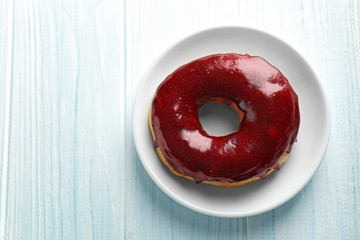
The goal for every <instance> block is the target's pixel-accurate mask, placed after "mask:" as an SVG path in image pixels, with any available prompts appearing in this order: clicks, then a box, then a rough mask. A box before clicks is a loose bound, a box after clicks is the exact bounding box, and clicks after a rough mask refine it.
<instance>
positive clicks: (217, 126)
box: [199, 102, 242, 137]
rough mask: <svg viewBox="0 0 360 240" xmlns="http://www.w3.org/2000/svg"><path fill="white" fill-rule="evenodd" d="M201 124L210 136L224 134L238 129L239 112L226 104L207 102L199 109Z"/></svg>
mask: <svg viewBox="0 0 360 240" xmlns="http://www.w3.org/2000/svg"><path fill="white" fill-rule="evenodd" d="M199 120H200V123H201V126H202V127H203V129H204V130H205V131H206V133H207V134H209V135H210V136H217V137H220V136H226V135H229V134H231V133H234V132H236V131H237V130H238V129H239V126H240V122H241V120H242V119H240V116H239V113H238V112H237V111H235V109H233V108H232V107H230V106H228V105H226V104H220V103H215V102H210V103H207V104H205V105H203V106H201V107H200V109H199Z"/></svg>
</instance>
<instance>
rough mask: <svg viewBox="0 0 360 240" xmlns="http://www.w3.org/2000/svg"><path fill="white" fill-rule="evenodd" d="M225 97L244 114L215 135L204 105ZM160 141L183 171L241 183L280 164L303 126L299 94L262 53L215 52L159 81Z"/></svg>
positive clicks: (156, 116)
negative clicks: (207, 126)
mask: <svg viewBox="0 0 360 240" xmlns="http://www.w3.org/2000/svg"><path fill="white" fill-rule="evenodd" d="M215 98H222V99H225V100H227V101H230V102H234V103H235V104H237V106H238V107H239V108H240V109H241V110H243V111H244V112H245V117H244V119H243V121H242V122H241V123H240V126H239V130H238V131H237V132H235V133H232V134H229V135H226V136H221V137H214V136H209V135H208V134H207V133H206V132H205V131H204V129H203V128H202V126H201V124H200V122H199V118H198V111H199V108H200V107H201V106H202V105H204V104H206V103H208V102H211V101H213V100H214V99H215ZM151 120H152V128H153V131H154V134H155V139H156V140H155V145H156V147H159V148H160V150H161V152H162V153H163V155H164V157H165V159H166V161H167V162H168V163H169V165H170V166H171V167H172V168H173V169H174V170H175V171H177V172H180V173H182V174H184V175H186V176H190V177H192V178H194V179H195V181H197V182H201V181H204V180H207V181H215V182H230V183H232V182H239V181H242V180H246V179H249V178H251V177H254V176H260V177H264V173H265V172H266V170H268V169H269V168H272V167H278V166H279V165H278V160H279V158H280V156H281V155H282V154H283V153H284V152H285V151H287V152H290V150H291V147H292V145H293V143H294V141H295V139H296V136H297V133H298V129H299V124H300V115H299V106H298V97H297V95H296V94H295V92H294V91H293V89H292V88H291V86H290V84H289V83H288V81H287V79H286V78H285V77H284V76H283V75H282V74H281V72H280V71H279V70H278V69H277V68H275V67H274V66H272V65H270V64H269V63H268V62H267V61H265V60H264V59H262V58H260V57H251V56H249V55H239V54H233V53H231V54H216V55H211V56H207V57H203V58H200V59H197V60H195V61H192V62H190V63H188V64H185V65H183V66H181V67H180V68H178V69H177V70H176V71H175V72H173V73H172V74H170V75H169V76H168V77H167V78H166V79H165V81H163V82H162V83H161V85H160V86H159V87H158V89H157V92H156V95H155V97H154V100H153V103H152V112H151Z"/></svg>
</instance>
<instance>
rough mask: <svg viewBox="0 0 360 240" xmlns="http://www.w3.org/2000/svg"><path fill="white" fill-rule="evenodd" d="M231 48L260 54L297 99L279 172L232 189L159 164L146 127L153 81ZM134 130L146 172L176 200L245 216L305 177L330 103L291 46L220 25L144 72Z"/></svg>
mask: <svg viewBox="0 0 360 240" xmlns="http://www.w3.org/2000/svg"><path fill="white" fill-rule="evenodd" d="M230 52H234V53H241V54H245V53H247V54H250V55H253V56H256V55H257V56H261V57H263V58H265V59H266V60H268V61H269V62H270V63H271V64H272V65H274V66H276V67H277V68H278V69H279V70H280V71H281V72H282V73H283V74H284V75H285V76H286V77H287V78H288V80H289V81H290V84H291V85H292V86H293V88H294V90H295V92H296V93H297V94H298V97H299V104H300V115H301V122H300V130H299V134H298V138H297V140H298V141H297V143H295V144H294V146H293V149H292V151H291V154H290V157H289V158H288V160H287V162H286V163H285V164H284V165H283V166H282V168H281V169H280V171H277V172H274V173H272V174H271V175H270V176H268V177H267V178H266V179H264V180H260V181H256V182H254V183H250V184H248V185H245V186H242V187H236V188H221V187H215V186H210V185H206V184H195V183H193V182H191V181H189V180H186V179H183V178H179V177H176V176H174V175H173V174H171V173H170V171H169V170H168V169H167V168H166V167H164V166H163V164H162V163H161V162H160V160H159V158H158V156H157V155H156V152H155V150H154V148H153V143H152V140H151V136H150V133H149V129H148V125H147V116H148V115H147V114H148V110H149V106H150V103H151V101H152V98H153V95H154V93H155V91H156V88H157V87H158V85H159V84H160V83H161V82H162V81H163V80H164V79H165V77H166V76H167V75H169V74H170V73H172V72H173V71H174V70H175V69H177V68H178V67H180V66H181V65H183V64H185V63H187V62H189V61H191V60H194V59H197V58H200V57H203V56H206V55H210V54H215V53H230ZM133 134H134V140H135V145H136V149H137V151H138V154H139V157H140V159H141V162H142V164H143V166H144V168H145V169H146V171H147V173H148V174H149V175H150V177H151V178H152V179H153V181H154V182H155V183H156V184H157V185H158V186H159V187H160V188H161V189H162V190H163V191H164V192H165V193H166V194H167V195H169V196H170V197H171V198H173V199H174V200H175V201H177V202H178V203H180V204H182V205H184V206H185V207H188V208H190V209H192V210H195V211H198V212H200V213H203V214H208V215H213V216H220V217H244V216H250V215H255V214H259V213H263V212H266V211H269V210H272V209H274V208H276V207H278V206H280V205H281V204H283V203H285V202H286V201H288V200H289V199H291V198H292V197H294V196H295V195H296V194H297V193H298V192H299V191H300V190H301V189H302V188H303V187H304V186H305V185H306V184H307V183H308V182H309V181H310V179H311V177H312V176H313V175H314V173H315V172H316V170H317V168H318V167H319V165H320V163H321V161H322V158H323V156H324V154H325V151H326V147H327V143H328V140H329V136H330V117H329V106H328V102H327V100H326V96H325V93H324V90H323V88H322V86H321V84H320V82H319V80H318V79H317V77H316V75H315V73H314V71H313V70H312V69H311V67H310V66H309V64H308V63H307V62H306V61H305V59H304V58H303V57H302V56H301V55H300V54H299V53H298V52H297V51H296V50H294V48H292V47H291V46H289V45H288V44H287V43H285V42H283V41H282V40H280V39H278V38H277V37H274V36H272V35H270V34H268V33H265V32H262V31H259V30H255V29H251V28H244V27H221V28H215V29H210V30H206V31H202V32H199V33H197V34H194V35H192V36H190V37H187V38H185V39H184V40H182V41H180V42H179V43H177V44H175V45H174V46H173V47H172V48H170V49H169V50H168V51H166V52H165V53H164V54H163V55H162V56H161V57H160V58H159V59H158V60H157V61H156V62H155V64H154V65H153V66H152V67H151V68H150V70H149V71H148V72H147V73H146V74H145V76H144V78H143V80H142V82H141V84H140V86H139V88H138V92H137V95H136V99H135V105H134V112H133Z"/></svg>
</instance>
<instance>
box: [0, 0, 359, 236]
mask: <svg viewBox="0 0 360 240" xmlns="http://www.w3.org/2000/svg"><path fill="white" fill-rule="evenodd" d="M11 4H14V11H13V12H12V11H9V9H11V6H12V5H11ZM359 19H360V5H359V3H358V1H356V0H347V1H330V0H327V1H306V2H304V1H295V0H294V1H286V0H280V1H277V2H276V5H275V4H274V2H270V1H262V0H257V1H251V2H250V1H242V0H239V1H237V0H229V1H226V3H225V2H224V1H219V0H216V1H209V0H201V1H190V0H185V1H165V0H161V1H143V0H132V1H129V0H121V1H115V0H103V1H100V0H83V1H72V0H59V1H45V0H29V1H21V0H10V1H0V30H1V32H2V34H0V72H1V74H0V139H1V140H0V143H1V144H0V150H1V155H0V156H1V161H0V170H1V174H2V175H1V176H2V177H1V178H0V181H1V182H0V188H1V189H0V190H1V191H0V193H1V194H2V196H1V198H0V199H1V201H0V221H2V222H0V237H4V238H5V239H39V238H43V239H359V238H360V210H359V209H360V195H359V192H360V177H359V175H360V164H359V160H360V150H359V142H360V137H359V136H360V135H359V129H360V110H359V107H358V106H359V96H360V85H359V84H360V81H359V79H360V34H359V33H360V20H359ZM9 21H10V22H9ZM11 21H13V25H12V24H9V23H11ZM229 24H231V25H243V26H255V27H260V28H264V29H267V30H268V31H270V32H273V33H275V34H277V35H279V36H280V37H282V38H284V39H285V40H287V41H289V42H290V43H292V45H294V46H296V47H297V48H299V49H300V50H301V52H302V53H303V54H304V55H305V56H306V57H307V58H308V59H309V60H310V62H312V64H313V66H314V68H315V69H316V71H317V73H318V75H319V77H320V78H321V80H322V81H323V82H324V86H325V89H326V90H327V93H328V96H329V101H330V105H331V116H332V136H331V139H330V143H329V148H328V151H327V154H326V156H325V158H324V161H323V163H322V165H321V167H320V168H319V170H318V172H317V173H316V174H315V176H314V177H313V179H312V180H311V182H310V183H309V184H308V185H307V186H306V187H305V189H304V190H302V191H301V192H300V193H299V194H298V195H297V196H296V197H295V198H294V199H292V200H290V201H289V202H287V203H286V204H284V205H283V206H281V207H279V208H277V209H275V210H273V211H270V212H267V213H265V214H261V215H258V216H253V217H248V218H239V219H222V218H215V217H209V216H205V215H202V214H199V213H195V212H192V211H191V210H188V209H186V208H184V207H182V206H180V205H179V204H177V203H175V202H174V201H173V200H171V199H170V198H169V197H167V196H166V195H165V194H164V193H163V192H162V191H161V190H160V189H159V188H158V187H157V186H156V185H155V184H154V183H153V182H152V181H151V179H150V178H149V177H148V176H147V174H146V172H145V170H144V169H143V167H142V165H141V163H140V161H139V159H138V156H137V153H136V150H135V147H134V144H133V136H132V132H131V126H132V119H131V118H132V116H131V114H132V110H133V109H132V108H133V101H134V97H135V93H136V89H137V86H138V84H139V82H140V80H141V77H142V75H143V74H144V72H145V71H146V69H147V68H148V67H149V66H150V64H151V62H152V61H153V60H155V58H156V57H157V56H158V55H159V54H160V53H161V52H162V51H163V50H165V49H166V48H167V47H168V46H170V45H171V44H173V43H174V42H175V41H177V40H179V39H180V38H183V37H184V36H187V35H189V34H191V33H193V32H195V31H198V30H201V29H203V28H209V27H212V26H218V25H229ZM9 26H10V27H9ZM11 26H12V27H11ZM11 32H13V34H11ZM9 39H10V43H11V44H12V45H13V46H14V47H13V49H10V50H9V48H8V46H9ZM8 54H11V58H9V57H8V56H9V55H8ZM9 69H11V75H10V78H8V77H7V76H9V75H7V74H6V72H8V70H9ZM4 73H5V74H4ZM8 79H9V80H8ZM9 81H10V82H9ZM8 83H11V84H10V85H7V84H8ZM7 86H11V88H10V94H9V92H8V90H9V88H8V87H7ZM6 96H9V98H8V99H7V97H6ZM7 106H8V107H7ZM7 108H9V111H8V112H7V110H6V109H7ZM6 119H8V120H10V121H8V122H9V126H7V124H6V121H7V120H6ZM6 132H8V133H9V135H8V136H7V134H6ZM7 150H8V155H7V154H4V153H6V152H5V151H7ZM4 163H5V166H7V167H6V168H4V167H3V166H4ZM4 176H5V177H4ZM264 197H266V196H264ZM4 199H5V200H6V201H2V200H4Z"/></svg>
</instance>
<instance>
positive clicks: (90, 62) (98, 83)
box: [5, 1, 124, 239]
mask: <svg viewBox="0 0 360 240" xmlns="http://www.w3.org/2000/svg"><path fill="white" fill-rule="evenodd" d="M122 4H123V3H122V2H121V1H120V2H118V1H107V2H97V1H92V2H90V1H87V2H79V3H78V2H71V1H70V2H69V1H63V2H62V1H57V2H48V1H40V2H39V1H27V2H21V1H16V2H15V13H14V15H15V22H14V31H15V33H14V74H13V77H12V85H13V92H12V99H11V101H12V112H11V119H12V122H11V136H10V154H9V182H8V184H9V187H8V189H9V192H8V196H7V200H8V206H7V213H6V224H7V225H6V227H5V229H6V233H5V235H6V237H7V238H9V239H39V238H45V239H76V238H79V239H92V238H96V239H106V238H112V239H116V238H122V237H121V236H122V235H123V228H122V226H123V208H124V206H123V200H122V199H123V189H122V187H121V184H122V181H123V180H122V174H121V173H122V171H123V165H122V159H123V154H124V152H123V147H122V146H123V145H124V144H123V142H124V139H123V136H122V135H121V132H123V125H124V124H123V122H124V117H123V113H124V112H123V111H124V108H123V105H121V104H120V103H121V102H122V100H123V99H122V96H123V92H124V89H123V88H122V86H123V82H124V77H123V73H122V72H123V65H124V62H123V57H122V56H123V47H122V46H123V15H122V9H123V8H122V6H123V5H122Z"/></svg>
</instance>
